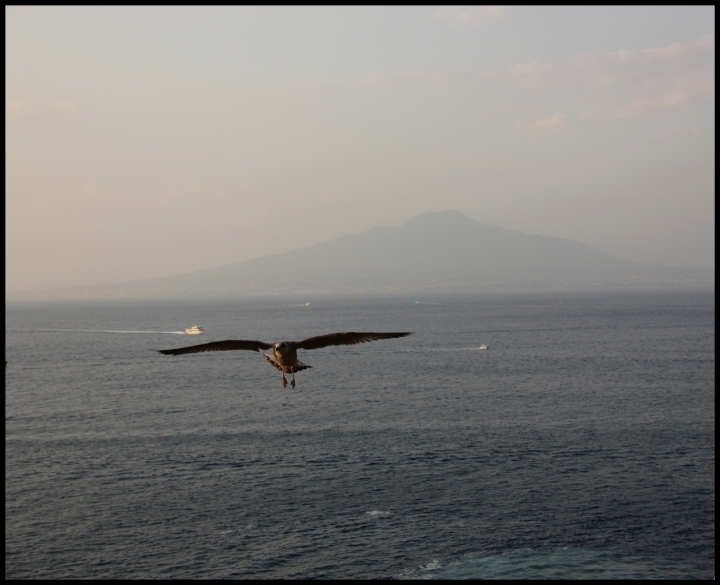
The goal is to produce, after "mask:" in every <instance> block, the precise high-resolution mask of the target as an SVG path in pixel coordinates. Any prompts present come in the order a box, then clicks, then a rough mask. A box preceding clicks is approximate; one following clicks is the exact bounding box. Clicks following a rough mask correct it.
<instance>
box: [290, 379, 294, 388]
mask: <svg viewBox="0 0 720 585" xmlns="http://www.w3.org/2000/svg"><path fill="white" fill-rule="evenodd" d="M290 385H291V386H292V387H293V388H295V376H293V379H292V380H290Z"/></svg>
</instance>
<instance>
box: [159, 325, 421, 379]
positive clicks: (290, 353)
mask: <svg viewBox="0 0 720 585" xmlns="http://www.w3.org/2000/svg"><path fill="white" fill-rule="evenodd" d="M406 335H410V332H409V331H406V332H404V333H355V332H350V333H328V334H327V335H320V336H318V337H309V338H308V339H304V340H303V341H276V342H275V343H265V342H264V341H251V340H248V339H226V340H225V341H212V342H210V343H201V344H200V345H191V346H190V347H180V348H178V349H159V350H157V351H159V352H160V353H164V354H165V355H180V354H183V353H200V352H204V351H232V350H235V349H247V350H250V351H260V350H261V349H272V350H273V353H271V354H268V353H264V354H263V356H265V359H266V360H267V361H269V362H270V363H271V364H272V365H273V366H275V367H276V368H277V369H278V370H280V371H281V372H282V385H283V388H285V387H286V386H287V380H286V379H285V374H292V380H291V382H290V384H291V385H292V387H293V388H295V372H299V371H301V370H306V369H307V368H311V367H312V366H308V365H307V364H304V363H302V362H301V361H300V360H298V359H297V350H298V349H320V348H321V347H329V346H331V345H355V344H356V343H365V342H367V341H376V340H378V339H393V338H395V337H405V336H406Z"/></svg>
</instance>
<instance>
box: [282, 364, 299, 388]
mask: <svg viewBox="0 0 720 585" xmlns="http://www.w3.org/2000/svg"><path fill="white" fill-rule="evenodd" d="M280 371H281V372H282V380H283V388H287V379H286V378H285V369H284V368H283V369H281V370H280ZM290 372H291V373H292V380H290V385H291V386H292V387H293V388H295V372H293V371H292V370H290Z"/></svg>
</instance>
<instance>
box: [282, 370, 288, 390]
mask: <svg viewBox="0 0 720 585" xmlns="http://www.w3.org/2000/svg"><path fill="white" fill-rule="evenodd" d="M283 388H287V380H286V379H285V373H283Z"/></svg>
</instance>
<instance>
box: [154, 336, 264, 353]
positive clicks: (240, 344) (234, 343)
mask: <svg viewBox="0 0 720 585" xmlns="http://www.w3.org/2000/svg"><path fill="white" fill-rule="evenodd" d="M236 349H246V350H249V351H260V350H261V349H272V344H270V343H265V342H264V341H250V340H247V339H226V340H225V341H211V342H210V343H201V344H200V345H191V346H189V347H179V348H177V349H159V350H158V351H159V352H160V353H164V354H165V355H180V354H183V353H201V352H203V351H233V350H236Z"/></svg>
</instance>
